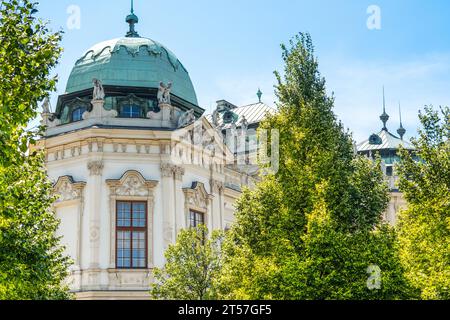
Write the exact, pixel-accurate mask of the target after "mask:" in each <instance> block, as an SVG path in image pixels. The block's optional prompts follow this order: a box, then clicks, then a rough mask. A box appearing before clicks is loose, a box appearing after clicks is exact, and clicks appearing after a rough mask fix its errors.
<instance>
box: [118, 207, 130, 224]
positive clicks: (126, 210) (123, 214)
mask: <svg viewBox="0 0 450 320" xmlns="http://www.w3.org/2000/svg"><path fill="white" fill-rule="evenodd" d="M117 226H118V227H131V203H130V202H119V203H118V204H117Z"/></svg>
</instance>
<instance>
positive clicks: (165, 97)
mask: <svg viewBox="0 0 450 320" xmlns="http://www.w3.org/2000/svg"><path fill="white" fill-rule="evenodd" d="M171 90H172V82H169V83H168V84H167V86H166V85H165V84H164V83H163V82H160V83H159V89H158V96H157V97H158V103H159V104H170V91H171Z"/></svg>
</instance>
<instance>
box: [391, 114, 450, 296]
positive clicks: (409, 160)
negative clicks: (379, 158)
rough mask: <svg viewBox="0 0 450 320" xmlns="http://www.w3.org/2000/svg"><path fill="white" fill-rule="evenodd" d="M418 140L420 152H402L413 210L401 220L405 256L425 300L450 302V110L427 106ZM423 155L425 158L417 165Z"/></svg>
mask: <svg viewBox="0 0 450 320" xmlns="http://www.w3.org/2000/svg"><path fill="white" fill-rule="evenodd" d="M419 118H420V121H421V125H422V128H421V130H420V131H419V137H418V138H417V139H412V143H413V145H414V147H415V148H416V152H415V154H411V153H409V152H407V151H406V150H402V151H401V162H400V165H399V175H400V188H401V190H402V191H403V192H404V195H405V198H406V200H407V202H408V209H407V210H404V211H403V212H401V214H400V217H399V225H398V229H399V239H400V243H401V248H402V249H401V257H402V261H403V263H404V264H405V266H406V270H407V276H408V278H409V279H410V281H411V283H413V284H414V286H415V287H416V288H418V289H419V290H420V291H421V297H422V298H424V299H446V300H448V299H450V139H449V138H450V109H449V108H448V107H446V108H441V110H440V111H437V110H434V109H433V108H432V107H426V108H425V110H424V111H423V112H420V115H419ZM417 157H418V158H419V159H420V160H419V161H417Z"/></svg>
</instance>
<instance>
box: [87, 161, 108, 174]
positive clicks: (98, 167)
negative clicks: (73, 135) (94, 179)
mask: <svg viewBox="0 0 450 320" xmlns="http://www.w3.org/2000/svg"><path fill="white" fill-rule="evenodd" d="M103 168H104V165H103V161H92V162H89V163H88V169H89V173H90V175H91V176H101V175H102V172H103Z"/></svg>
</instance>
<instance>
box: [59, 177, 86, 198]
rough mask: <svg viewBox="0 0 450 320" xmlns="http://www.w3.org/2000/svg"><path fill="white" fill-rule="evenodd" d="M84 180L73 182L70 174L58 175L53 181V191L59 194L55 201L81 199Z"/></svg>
mask: <svg viewBox="0 0 450 320" xmlns="http://www.w3.org/2000/svg"><path fill="white" fill-rule="evenodd" d="M85 185H86V183H85V182H74V180H73V178H72V177H71V176H64V177H60V178H59V179H58V181H57V182H56V183H55V185H54V187H53V190H54V193H55V194H57V195H59V197H58V200H57V201H56V202H57V203H59V202H64V201H71V200H77V199H81V197H82V193H83V189H84V187H85Z"/></svg>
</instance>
